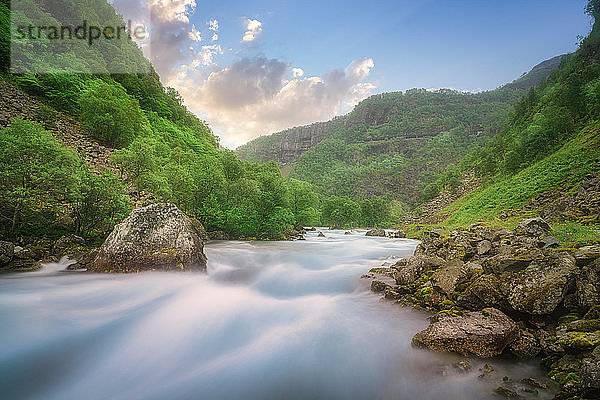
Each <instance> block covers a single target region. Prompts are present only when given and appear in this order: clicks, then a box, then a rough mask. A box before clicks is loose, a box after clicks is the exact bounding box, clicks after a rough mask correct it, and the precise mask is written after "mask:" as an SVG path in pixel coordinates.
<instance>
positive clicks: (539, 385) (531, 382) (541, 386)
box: [521, 378, 548, 390]
mask: <svg viewBox="0 0 600 400" xmlns="http://www.w3.org/2000/svg"><path fill="white" fill-rule="evenodd" d="M521 383H522V384H524V385H527V386H531V387H534V388H538V389H543V390H548V385H546V384H545V383H544V382H540V381H539V380H538V379H535V378H523V379H521Z"/></svg>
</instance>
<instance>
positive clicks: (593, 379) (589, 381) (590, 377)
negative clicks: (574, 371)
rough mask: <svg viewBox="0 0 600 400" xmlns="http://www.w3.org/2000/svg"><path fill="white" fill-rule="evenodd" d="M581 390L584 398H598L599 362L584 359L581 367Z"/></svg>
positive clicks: (599, 387)
mask: <svg viewBox="0 0 600 400" xmlns="http://www.w3.org/2000/svg"><path fill="white" fill-rule="evenodd" d="M581 388H582V389H583V394H584V395H585V396H586V397H590V398H598V397H600V360H598V359H597V358H585V359H584V360H583V361H582V366H581Z"/></svg>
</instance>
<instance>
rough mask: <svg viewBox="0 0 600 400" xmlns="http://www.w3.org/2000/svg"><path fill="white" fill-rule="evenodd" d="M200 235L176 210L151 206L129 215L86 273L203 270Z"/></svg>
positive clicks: (108, 239)
mask: <svg viewBox="0 0 600 400" xmlns="http://www.w3.org/2000/svg"><path fill="white" fill-rule="evenodd" d="M203 248H204V246H203V243H202V239H201V237H200V233H199V232H198V230H197V229H196V228H195V226H194V224H193V223H192V221H191V220H190V219H189V218H188V217H187V216H186V215H185V214H184V213H183V212H181V211H180V210H179V209H178V208H177V207H176V206H174V205H172V204H168V203H157V204H152V205H149V206H147V207H144V208H138V209H135V210H133V211H132V213H131V215H130V216H129V217H127V218H126V219H125V221H123V222H122V223H120V224H119V225H117V226H116V227H115V229H114V230H113V231H112V233H111V234H110V235H109V236H108V238H107V239H106V241H105V242H104V244H103V245H102V246H101V247H100V250H99V251H98V255H97V256H96V258H95V259H94V261H93V262H92V263H91V264H90V265H89V267H88V270H91V271H97V272H139V271H147V270H206V256H205V255H204V252H203Z"/></svg>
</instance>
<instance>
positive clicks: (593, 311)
mask: <svg viewBox="0 0 600 400" xmlns="http://www.w3.org/2000/svg"><path fill="white" fill-rule="evenodd" d="M583 319H600V305H595V306H593V307H592V308H590V309H589V311H588V312H587V313H586V314H585V315H584V316H583Z"/></svg>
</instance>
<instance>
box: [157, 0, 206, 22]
mask: <svg viewBox="0 0 600 400" xmlns="http://www.w3.org/2000/svg"><path fill="white" fill-rule="evenodd" d="M148 7H149V8H150V10H151V11H152V17H153V18H156V19H157V20H159V21H161V22H174V21H179V22H190V20H189V18H188V16H187V14H188V13H189V12H190V11H193V10H194V8H196V1H195V0H149V1H148Z"/></svg>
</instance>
